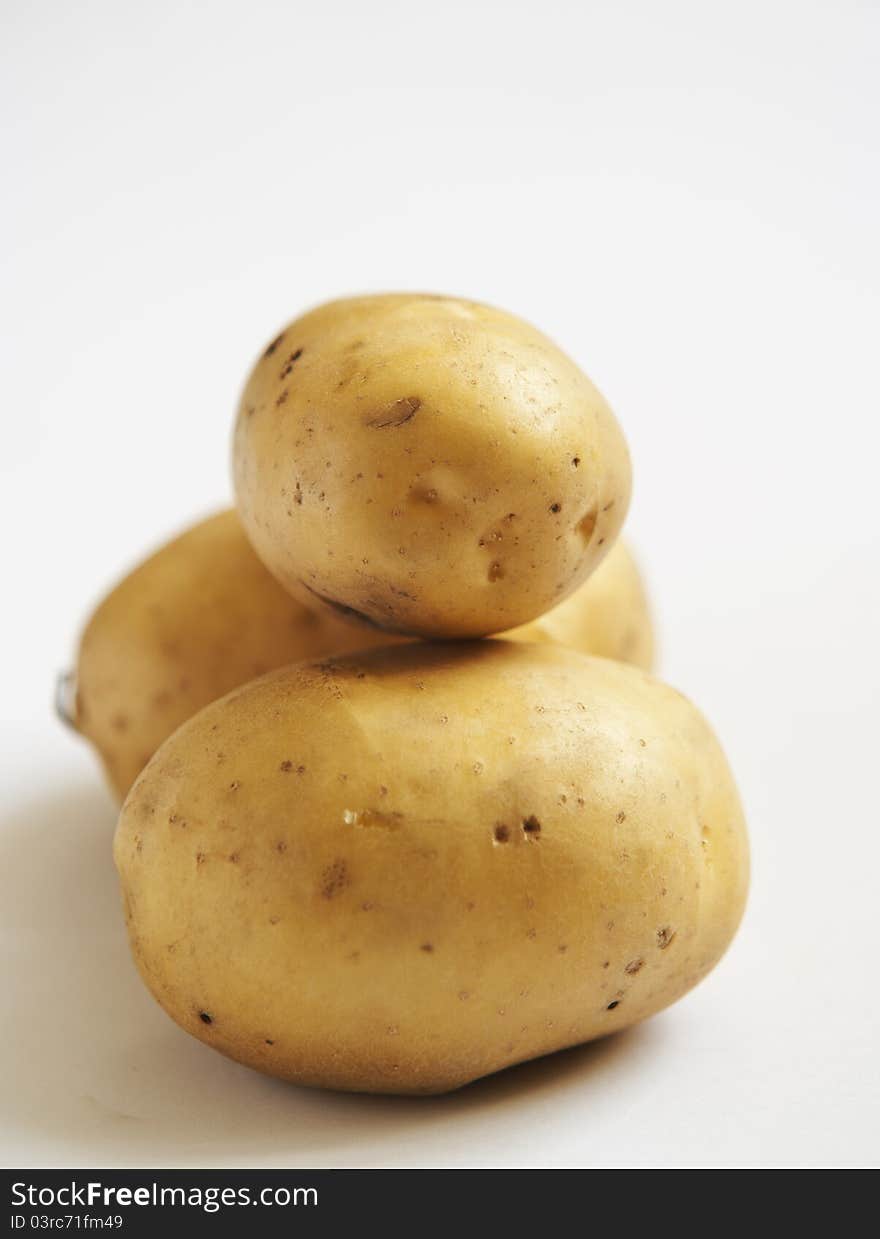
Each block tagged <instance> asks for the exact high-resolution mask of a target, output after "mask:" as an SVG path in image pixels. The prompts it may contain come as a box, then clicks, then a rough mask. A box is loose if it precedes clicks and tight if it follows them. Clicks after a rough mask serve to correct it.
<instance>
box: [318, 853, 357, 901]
mask: <svg viewBox="0 0 880 1239" xmlns="http://www.w3.org/2000/svg"><path fill="white" fill-rule="evenodd" d="M350 881H351V879H350V878H349V876H348V865H347V864H346V863H345V861H344V860H334V861H333V863H332V864H330V865H328V866H327V867H326V869H325V870H324V871H323V873H322V874H321V897H322V898H323V899H333V898H334V897H335V896H336V895H338V894H339V893H340V891H343V890H345V888H346V886H348V885H349V884H350Z"/></svg>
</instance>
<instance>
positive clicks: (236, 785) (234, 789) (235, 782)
mask: <svg viewBox="0 0 880 1239" xmlns="http://www.w3.org/2000/svg"><path fill="white" fill-rule="evenodd" d="M240 787H241V783H239V781H238V779H233V780H232V782H231V783H230V784H229V790H230V791H231V792H237V791H238V789H239V788H240Z"/></svg>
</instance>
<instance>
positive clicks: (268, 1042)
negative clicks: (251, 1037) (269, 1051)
mask: <svg viewBox="0 0 880 1239" xmlns="http://www.w3.org/2000/svg"><path fill="white" fill-rule="evenodd" d="M274 1044H275V1042H274V1041H270V1039H269V1038H268V1037H267V1038H266V1045H274Z"/></svg>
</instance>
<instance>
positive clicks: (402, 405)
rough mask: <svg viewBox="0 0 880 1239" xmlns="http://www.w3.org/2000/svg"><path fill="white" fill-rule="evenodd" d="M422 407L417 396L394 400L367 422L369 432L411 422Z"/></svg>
mask: <svg viewBox="0 0 880 1239" xmlns="http://www.w3.org/2000/svg"><path fill="white" fill-rule="evenodd" d="M421 407H422V402H421V400H420V399H419V397H418V396H403V397H401V399H400V400H395V401H394V402H393V403H392V404H389V405H388V407H387V408H385V409H382V410H381V411H380V412H379V413H374V414H373V416H372V417H371V418H369V420H368V421H367V423H366V424H367V426H369V427H370V429H371V430H385V429H387V428H388V427H389V426H403V425H405V424H406V423H407V422H408V421H411V419H412V418H414V417H415V415H416V413H418V411H419V409H420V408H421Z"/></svg>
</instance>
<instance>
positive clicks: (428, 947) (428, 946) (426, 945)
mask: <svg viewBox="0 0 880 1239" xmlns="http://www.w3.org/2000/svg"><path fill="white" fill-rule="evenodd" d="M419 950H420V951H424V952H425V954H426V955H431V954H432V953H433V950H434V944H433V943H432V942H423V943H422V945H421V946H420V947H419Z"/></svg>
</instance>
